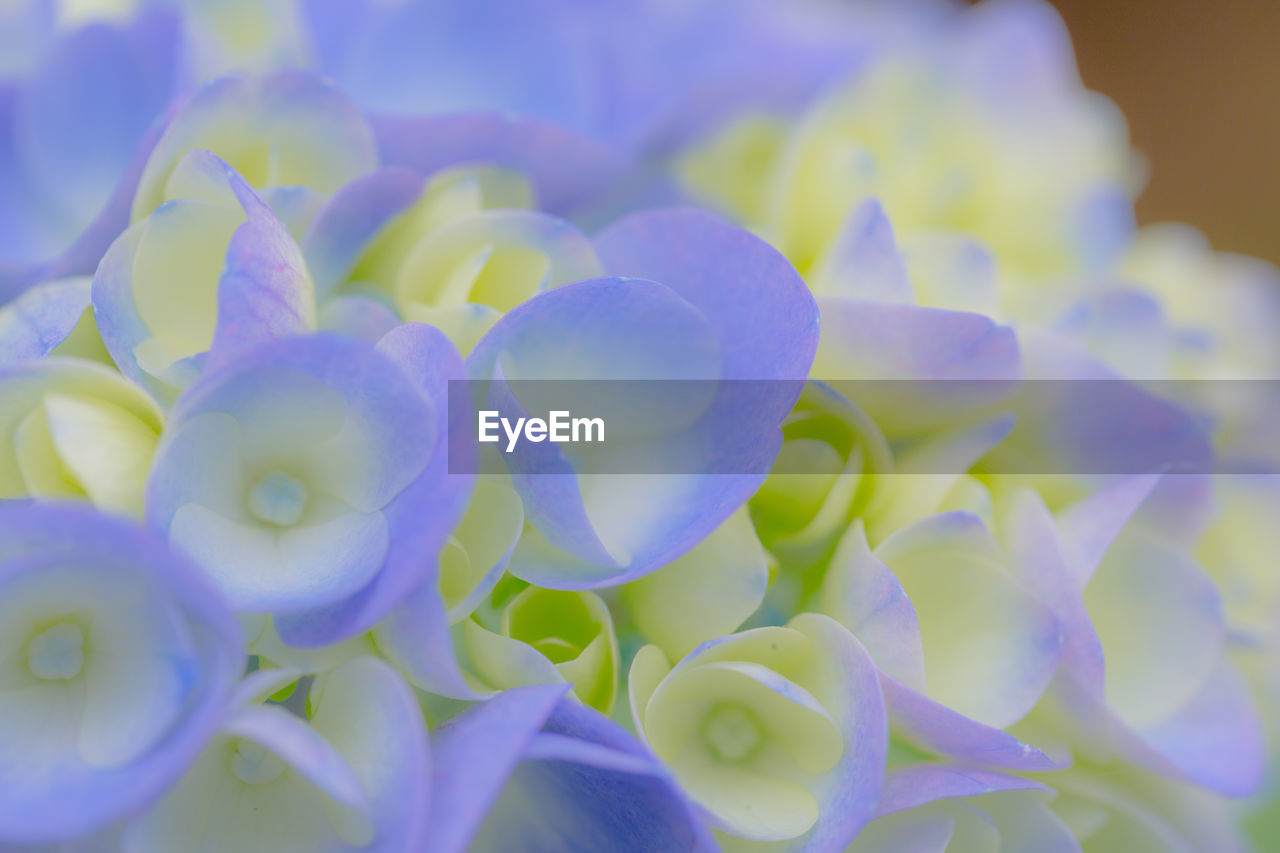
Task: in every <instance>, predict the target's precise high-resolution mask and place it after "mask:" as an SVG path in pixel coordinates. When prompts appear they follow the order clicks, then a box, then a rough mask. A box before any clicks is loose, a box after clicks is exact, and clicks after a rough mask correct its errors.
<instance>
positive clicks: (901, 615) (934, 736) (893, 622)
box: [820, 522, 1056, 770]
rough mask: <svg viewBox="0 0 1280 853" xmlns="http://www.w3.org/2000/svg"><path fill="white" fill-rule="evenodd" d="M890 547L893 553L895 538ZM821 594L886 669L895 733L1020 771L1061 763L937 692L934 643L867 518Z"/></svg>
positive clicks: (844, 545) (843, 546)
mask: <svg viewBox="0 0 1280 853" xmlns="http://www.w3.org/2000/svg"><path fill="white" fill-rule="evenodd" d="M886 544H887V545H888V546H889V547H888V550H889V552H890V554H892V551H893V549H894V545H893V543H892V542H891V541H890V542H887V543H886ZM820 595H821V597H820V601H821V606H822V608H823V610H824V611H825V612H826V613H827V614H829V615H830V616H832V617H833V618H835V619H837V620H838V621H839V622H840V623H841V624H843V625H845V626H846V627H847V628H849V629H850V630H851V631H852V632H853V634H854V636H856V637H857V638H858V639H859V640H860V641H861V642H862V643H863V644H864V646H866V648H867V652H868V653H869V654H870V655H871V658H872V660H874V661H875V663H876V666H877V667H878V668H879V670H880V673H881V687H882V689H883V690H884V696H885V703H886V705H887V707H888V710H889V717H890V721H891V723H892V725H893V728H894V730H895V731H897V732H899V733H901V734H902V735H903V736H904V737H906V738H907V739H908V740H910V741H911V742H913V743H915V744H916V745H918V746H920V747H922V748H924V749H928V750H930V751H931V752H935V753H938V754H940V755H947V756H951V757H953V758H956V759H958V760H961V761H966V762H970V763H972V764H975V765H980V766H995V767H1008V768H1011V769H1019V770H1048V769H1053V768H1054V767H1056V765H1055V764H1054V763H1053V762H1051V761H1050V760H1049V759H1048V758H1046V757H1045V756H1044V755H1043V754H1042V753H1041V752H1040V751H1039V750H1036V749H1034V748H1032V747H1030V746H1028V745H1026V744H1024V743H1022V742H1020V741H1019V740H1018V739H1017V738H1015V737H1013V736H1012V735H1009V734H1006V733H1005V732H1003V731H1000V730H999V729H998V728H993V727H991V726H988V725H984V724H982V723H980V722H977V721H975V720H973V719H970V718H969V717H966V716H964V715H963V714H961V713H958V712H957V711H955V710H952V709H951V708H949V707H947V706H946V705H944V704H942V703H941V702H939V701H937V700H935V699H932V698H930V697H929V694H928V692H927V689H926V686H925V670H926V658H925V651H926V647H925V645H924V644H923V643H922V638H921V633H920V624H919V622H918V621H917V617H916V611H915V609H914V608H913V607H912V603H911V600H910V599H908V598H907V594H906V592H905V591H904V590H903V587H902V585H901V584H900V583H899V581H898V579H897V578H896V577H895V576H894V575H893V573H892V572H890V570H889V567H888V566H886V565H885V563H884V562H883V561H882V560H881V559H880V558H879V557H878V556H877V554H875V553H872V552H871V551H870V550H869V549H868V548H867V544H866V539H865V536H864V535H863V533H862V529H861V523H860V522H859V523H855V525H854V527H853V528H851V529H850V532H849V533H848V534H846V536H845V538H844V539H843V540H842V541H841V543H840V546H839V547H838V548H837V550H836V553H835V555H834V556H833V557H832V562H831V565H830V567H829V568H828V570H827V577H826V580H825V581H824V583H823V587H822V591H821V594H820ZM958 606H961V607H963V605H958ZM926 615H929V614H928V613H926ZM934 618H935V619H936V615H935V616H934ZM934 639H936V638H934ZM1007 642H1008V643H1010V644H1016V643H1017V642H1018V640H1016V639H1014V638H1009V639H1008V640H1007ZM930 647H931V648H935V647H936V646H935V644H930ZM934 653H935V654H937V653H938V652H937V651H935V652H934Z"/></svg>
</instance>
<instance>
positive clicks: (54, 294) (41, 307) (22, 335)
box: [0, 278, 90, 367]
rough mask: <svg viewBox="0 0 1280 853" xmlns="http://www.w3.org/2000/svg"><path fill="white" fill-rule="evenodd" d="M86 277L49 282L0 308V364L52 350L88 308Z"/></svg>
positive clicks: (72, 329)
mask: <svg viewBox="0 0 1280 853" xmlns="http://www.w3.org/2000/svg"><path fill="white" fill-rule="evenodd" d="M89 290H90V280H89V279H86V278H71V279H65V280H61V281H51V282H47V283H45V284H41V285H39V286H37V287H34V288H32V289H31V290H28V291H27V292H26V293H24V294H22V295H21V296H19V297H18V298H17V299H15V300H13V301H12V302H10V303H9V304H8V305H4V306H2V307H0V367H3V366H8V365H10V364H16V363H17V362H19V361H26V360H28V359H33V358H43V357H44V356H46V355H48V354H49V353H51V352H53V350H54V349H56V348H57V347H58V345H59V344H61V343H62V342H63V341H65V340H67V338H68V337H69V336H70V335H71V333H72V331H74V330H75V328H76V326H77V325H78V324H79V323H80V322H81V321H82V320H83V319H84V314H85V311H86V310H87V309H88V308H89Z"/></svg>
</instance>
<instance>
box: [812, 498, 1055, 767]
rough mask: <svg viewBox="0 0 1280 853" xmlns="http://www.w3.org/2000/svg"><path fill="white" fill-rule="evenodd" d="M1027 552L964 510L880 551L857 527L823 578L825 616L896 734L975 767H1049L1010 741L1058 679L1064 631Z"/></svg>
mask: <svg viewBox="0 0 1280 853" xmlns="http://www.w3.org/2000/svg"><path fill="white" fill-rule="evenodd" d="M1021 559H1022V557H1021V555H1019V554H1012V553H1010V551H1009V549H1006V548H1002V547H1001V546H1000V545H999V544H998V543H997V542H996V539H995V537H994V536H992V534H991V532H990V531H989V530H988V529H987V527H986V525H985V524H984V523H983V522H982V521H981V520H980V519H979V518H978V517H976V516H974V515H972V514H970V513H966V512H948V513H942V514H939V515H932V516H928V517H926V518H924V519H921V520H920V521H917V522H914V523H912V524H908V525H906V526H904V527H902V528H901V529H900V530H898V531H896V532H895V533H893V534H892V535H890V536H889V537H888V538H886V539H885V540H884V541H883V542H881V543H880V544H879V545H878V546H877V547H876V549H875V550H874V551H872V550H870V549H869V548H868V547H867V541H866V536H865V534H864V533H863V529H862V524H861V522H854V524H853V526H852V527H851V528H850V530H849V532H848V533H847V534H846V535H845V538H844V539H843V541H841V543H840V547H839V548H838V549H837V551H836V553H835V555H834V556H833V557H832V560H831V565H830V566H829V567H828V568H827V572H826V577H825V579H824V581H823V586H822V589H821V590H820V592H819V602H820V605H819V606H820V607H821V609H822V611H823V612H825V613H828V614H830V615H831V616H833V617H834V618H836V619H837V620H838V621H839V622H840V623H841V624H843V625H844V626H845V627H847V628H848V629H849V630H850V631H851V632H853V634H854V636H856V637H858V639H859V640H861V641H862V643H863V644H864V645H865V647H866V649H867V652H868V653H869V654H870V655H871V658H872V660H874V661H875V664H876V666H877V667H878V668H879V670H880V673H881V683H882V686H883V689H884V692H885V701H886V703H887V705H888V708H889V714H890V720H891V723H892V724H893V726H894V729H895V732H897V733H898V734H900V735H902V736H903V737H905V738H906V739H907V740H909V741H912V742H913V743H915V744H916V745H917V746H920V747H922V748H924V749H927V750H930V751H933V752H936V753H940V754H943V755H948V756H951V757H954V758H956V759H959V760H961V761H964V762H968V763H970V764H974V765H986V766H999V767H1007V768H1010V769H1016V770H1045V769H1052V768H1053V767H1054V766H1055V764H1054V762H1053V761H1052V760H1050V759H1049V758H1048V757H1047V756H1046V755H1044V754H1043V753H1042V752H1041V751H1040V750H1037V749H1035V748H1033V747H1031V746H1029V745H1027V744H1025V743H1022V742H1020V741H1019V740H1018V739H1017V738H1015V737H1013V736H1012V735H1010V734H1008V733H1006V732H1004V731H1002V730H1003V729H1007V728H1009V727H1011V726H1013V725H1014V724H1015V723H1017V722H1018V721H1020V720H1021V719H1022V718H1023V717H1025V716H1026V715H1027V713H1028V712H1030V711H1031V709H1032V708H1033V707H1034V706H1035V705H1036V703H1037V702H1039V700H1040V698H1041V696H1042V695H1043V694H1044V692H1045V690H1046V688H1048V686H1049V684H1050V683H1051V681H1052V680H1053V677H1054V675H1055V674H1056V673H1057V671H1058V665H1059V662H1060V660H1061V657H1062V643H1063V639H1062V629H1061V626H1060V625H1059V623H1058V619H1057V618H1056V617H1055V616H1054V613H1053V611H1052V610H1051V609H1050V607H1049V606H1047V605H1046V604H1044V603H1042V602H1040V601H1039V600H1037V598H1036V597H1035V595H1033V594H1032V592H1031V591H1029V590H1028V589H1027V588H1026V587H1025V586H1024V585H1023V583H1022V582H1021V580H1020V576H1021V574H1022V572H1023V571H1024V569H1023V567H1022V566H1021V565H1020V562H1019V561H1020V560H1021Z"/></svg>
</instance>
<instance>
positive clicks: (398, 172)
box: [302, 168, 425, 299]
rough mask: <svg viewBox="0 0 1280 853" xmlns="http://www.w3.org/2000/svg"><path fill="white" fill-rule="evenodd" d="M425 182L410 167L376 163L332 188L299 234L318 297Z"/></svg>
mask: <svg viewBox="0 0 1280 853" xmlns="http://www.w3.org/2000/svg"><path fill="white" fill-rule="evenodd" d="M424 184H425V180H424V179H423V178H422V176H421V175H419V174H417V173H416V172H413V171H411V170H409V169H403V168H390V169H380V170H379V171H377V172H373V173H372V174H369V175H365V176H363V177H360V178H357V179H356V180H354V181H352V182H351V183H349V184H347V185H346V186H344V187H343V188H342V189H340V190H338V191H337V192H336V193H334V194H333V197H332V198H330V199H329V201H328V202H327V203H326V204H325V206H324V207H323V208H321V210H320V212H319V213H317V214H316V217H315V219H313V220H312V222H311V225H310V226H309V227H308V228H307V233H306V236H305V237H303V239H302V249H303V253H304V254H305V255H306V257H307V268H308V269H309V270H310V272H311V278H312V280H313V281H314V282H315V287H316V293H317V294H318V295H319V296H320V298H322V299H323V298H325V297H327V296H329V295H330V294H332V293H333V291H334V290H335V289H337V287H338V286H339V285H340V284H342V283H343V282H344V281H346V280H347V278H348V277H349V276H350V275H351V270H352V269H353V268H354V267H355V265H356V263H357V262H358V261H359V260H360V257H361V255H362V254H363V253H364V251H365V249H366V248H367V247H368V245H369V242H370V241H371V240H373V238H374V237H375V236H376V235H377V234H378V232H379V231H381V230H382V229H383V228H384V227H386V226H387V224H388V223H390V222H391V221H392V220H394V219H395V218H396V217H397V216H398V215H400V214H401V213H403V212H404V211H406V210H408V209H409V208H410V207H411V206H412V205H413V203H414V202H415V201H417V200H418V197H419V196H420V195H421V194H422V188H423V186H424Z"/></svg>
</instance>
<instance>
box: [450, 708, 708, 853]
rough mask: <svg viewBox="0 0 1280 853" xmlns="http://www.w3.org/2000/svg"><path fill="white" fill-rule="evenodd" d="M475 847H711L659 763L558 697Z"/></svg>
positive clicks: (615, 729)
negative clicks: (559, 700) (558, 701)
mask: <svg viewBox="0 0 1280 853" xmlns="http://www.w3.org/2000/svg"><path fill="white" fill-rule="evenodd" d="M475 843H476V846H477V847H479V848H481V849H495V850H510V849H516V848H519V847H521V846H528V847H531V848H532V849H538V850H567V849H584V850H611V851H612V850H617V851H636V853H644V851H651V850H689V851H711V850H715V849H717V848H716V846H715V844H714V843H713V840H712V838H711V835H710V832H709V831H708V829H707V828H706V826H705V825H704V824H703V822H702V821H701V819H700V818H699V817H698V816H697V813H696V811H695V809H694V807H693V806H692V804H691V803H690V802H689V801H688V800H687V799H686V798H685V797H684V795H683V794H682V793H681V792H680V789H679V788H678V787H677V786H676V784H675V782H674V781H673V780H672V779H671V777H670V776H669V775H668V774H667V773H666V771H665V770H664V769H663V767H662V765H661V764H660V763H659V762H658V761H657V760H656V759H655V758H654V757H653V756H652V755H650V754H649V753H648V752H647V751H646V750H645V749H644V748H643V747H642V746H641V745H640V744H639V742H638V741H636V740H635V738H633V737H632V736H631V735H629V734H627V733H626V732H625V731H624V730H623V729H622V728H621V727H620V726H618V725H617V724H616V723H614V722H612V721H610V720H609V719H607V718H606V717H604V716H603V715H601V714H599V713H597V712H595V711H593V710H591V709H590V708H587V707H586V706H584V705H581V704H580V703H578V702H576V701H573V700H562V701H561V702H560V703H559V704H558V705H557V706H556V708H555V710H554V711H553V713H552V714H551V716H550V718H549V719H548V720H547V723H546V725H545V727H544V729H543V731H541V732H539V733H538V734H537V735H536V736H535V737H534V738H533V740H532V741H531V742H530V743H529V746H528V748H527V750H526V751H525V754H524V759H523V761H521V763H520V764H519V765H517V766H516V768H515V770H514V772H513V773H512V775H511V777H510V779H509V780H508V781H507V786H506V788H505V789H504V791H503V793H502V796H501V797H500V798H499V800H498V802H497V804H496V805H495V806H494V808H493V810H492V811H491V812H490V814H489V816H488V818H487V819H486V821H485V822H484V824H483V825H482V826H481V827H480V830H479V833H478V834H477V837H476V842H475Z"/></svg>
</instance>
